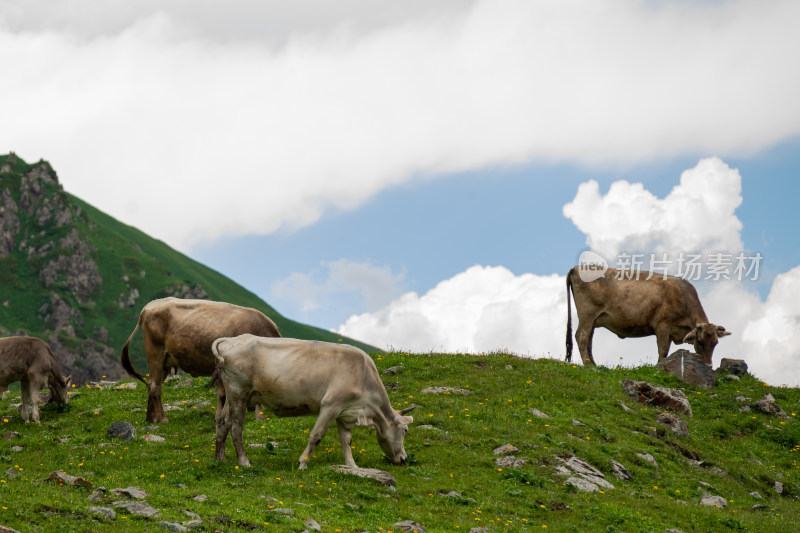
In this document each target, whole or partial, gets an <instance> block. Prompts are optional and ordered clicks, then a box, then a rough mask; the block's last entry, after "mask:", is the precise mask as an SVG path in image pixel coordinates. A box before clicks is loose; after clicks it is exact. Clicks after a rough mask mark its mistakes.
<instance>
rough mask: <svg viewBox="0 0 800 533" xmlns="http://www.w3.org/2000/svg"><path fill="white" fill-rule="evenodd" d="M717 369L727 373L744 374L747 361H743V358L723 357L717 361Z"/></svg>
mask: <svg viewBox="0 0 800 533" xmlns="http://www.w3.org/2000/svg"><path fill="white" fill-rule="evenodd" d="M717 371H718V372H720V371H722V372H727V373H728V374H733V375H734V376H744V375H745V374H747V363H745V362H744V359H726V358H723V359H722V360H721V361H720V362H719V368H718V369H717Z"/></svg>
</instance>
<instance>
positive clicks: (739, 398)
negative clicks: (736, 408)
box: [736, 394, 750, 402]
mask: <svg viewBox="0 0 800 533" xmlns="http://www.w3.org/2000/svg"><path fill="white" fill-rule="evenodd" d="M736 401H737V402H749V401H750V398H748V397H747V396H742V395H741V394H740V395H739V396H737V397H736Z"/></svg>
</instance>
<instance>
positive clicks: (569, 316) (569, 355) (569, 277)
mask: <svg viewBox="0 0 800 533" xmlns="http://www.w3.org/2000/svg"><path fill="white" fill-rule="evenodd" d="M570 289H572V270H570V271H569V272H568V273H567V356H566V357H565V358H564V360H565V361H567V362H568V363H569V362H571V361H572V303H571V302H570V297H569V291H570Z"/></svg>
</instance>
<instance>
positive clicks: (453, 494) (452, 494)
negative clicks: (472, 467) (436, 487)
mask: <svg viewBox="0 0 800 533" xmlns="http://www.w3.org/2000/svg"><path fill="white" fill-rule="evenodd" d="M439 496H441V497H442V498H455V499H457V500H458V499H461V498H463V497H464V495H463V494H461V493H460V492H458V491H457V490H448V491H447V492H443V491H440V492H439Z"/></svg>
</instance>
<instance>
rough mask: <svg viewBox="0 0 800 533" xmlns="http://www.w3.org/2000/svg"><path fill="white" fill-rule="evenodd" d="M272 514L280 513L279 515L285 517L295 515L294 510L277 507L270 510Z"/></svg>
mask: <svg viewBox="0 0 800 533" xmlns="http://www.w3.org/2000/svg"><path fill="white" fill-rule="evenodd" d="M270 512H272V513H278V514H279V515H283V516H292V515H293V514H294V509H290V508H287V507H276V508H275V509H270Z"/></svg>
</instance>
